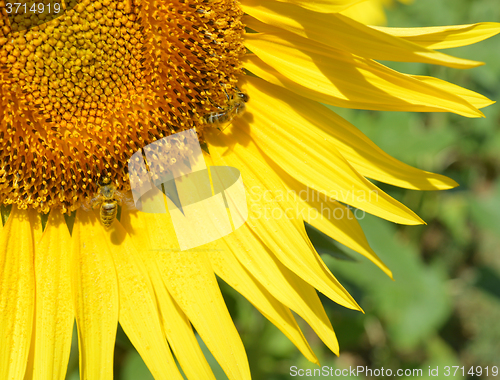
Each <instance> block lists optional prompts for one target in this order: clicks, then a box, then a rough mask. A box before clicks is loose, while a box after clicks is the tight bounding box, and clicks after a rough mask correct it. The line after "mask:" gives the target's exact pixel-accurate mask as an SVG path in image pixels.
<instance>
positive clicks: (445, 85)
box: [411, 75, 495, 108]
mask: <svg viewBox="0 0 500 380" xmlns="http://www.w3.org/2000/svg"><path fill="white" fill-rule="evenodd" d="M411 77H412V78H415V79H417V80H419V81H421V82H423V83H427V84H429V85H431V86H434V87H436V88H439V89H441V90H444V91H446V92H448V93H451V94H455V95H458V96H459V97H461V98H462V99H465V100H466V101H467V102H469V103H470V104H472V105H473V106H474V107H476V108H484V107H487V106H489V105H492V104H493V103H495V102H494V101H492V100H490V99H488V98H487V97H486V96H483V95H481V94H479V93H477V92H474V91H471V90H467V89H466V88H463V87H460V86H457V85H456V84H453V83H450V82H446V81H444V80H442V79H439V78H434V77H426V76H421V75H411Z"/></svg>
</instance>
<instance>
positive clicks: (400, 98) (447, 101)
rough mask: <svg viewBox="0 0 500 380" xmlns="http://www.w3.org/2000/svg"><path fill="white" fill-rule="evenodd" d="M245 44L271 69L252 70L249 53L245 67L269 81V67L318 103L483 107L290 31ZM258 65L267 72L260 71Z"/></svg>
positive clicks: (471, 111) (458, 109) (472, 113)
mask: <svg viewBox="0 0 500 380" xmlns="http://www.w3.org/2000/svg"><path fill="white" fill-rule="evenodd" d="M245 45H246V47H247V48H249V49H250V50H251V51H252V52H253V53H255V54H256V55H257V56H258V57H259V58H260V59H261V60H262V61H264V62H265V63H266V64H267V65H268V66H270V67H271V68H272V69H274V70H269V68H268V67H265V68H263V67H262V65H259V66H261V67H260V68H258V71H257V72H255V71H254V70H253V68H254V67H255V66H256V65H258V63H257V62H255V59H252V57H249V58H248V59H247V61H246V62H245V68H246V69H248V70H250V71H252V72H253V73H254V74H256V75H258V76H261V77H262V78H263V79H266V80H268V81H271V82H273V83H275V81H273V80H272V76H273V75H274V73H273V71H277V72H279V73H280V74H281V75H282V76H284V77H286V78H287V79H289V80H290V81H292V82H294V83H296V86H289V84H288V83H284V85H285V87H291V88H290V89H292V90H293V91H295V92H297V93H298V94H301V95H303V96H307V97H308V98H311V99H313V100H316V101H320V102H322V103H327V104H331V105H335V106H339V107H344V108H360V109H371V110H386V111H413V112H436V111H437V112H454V113H457V114H459V115H463V116H467V117H480V116H483V114H482V113H481V111H479V110H478V109H477V108H476V107H474V106H472V105H471V104H470V103H468V102H467V101H466V100H464V99H462V98H460V97H459V96H457V95H456V94H453V93H449V92H446V91H444V90H442V89H440V88H436V87H434V86H431V85H428V84H426V83H424V82H422V81H418V80H416V79H414V78H412V77H411V76H410V75H405V74H401V73H398V72H397V71H394V70H391V69H389V68H388V67H385V66H383V65H381V64H380V63H377V62H375V61H372V60H369V59H366V58H361V57H356V56H353V55H349V54H348V53H344V52H341V51H337V50H334V49H331V48H328V47H326V46H325V45H323V46H322V45H320V44H318V43H316V42H311V41H308V40H306V39H304V38H301V37H293V35H291V34H290V33H288V32H282V33H279V35H278V34H260V33H254V34H250V35H248V36H247V37H246V39H245ZM248 63H250V64H252V65H251V66H250V65H249V64H248ZM259 69H260V70H259ZM262 71H266V72H267V73H264V74H262ZM280 80H281V78H280Z"/></svg>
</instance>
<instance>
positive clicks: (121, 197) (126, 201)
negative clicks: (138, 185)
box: [114, 191, 136, 210]
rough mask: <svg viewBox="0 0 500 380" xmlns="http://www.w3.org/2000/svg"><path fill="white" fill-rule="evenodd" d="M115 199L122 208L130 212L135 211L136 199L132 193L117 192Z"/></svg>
mask: <svg viewBox="0 0 500 380" xmlns="http://www.w3.org/2000/svg"><path fill="white" fill-rule="evenodd" d="M114 197H115V199H116V200H117V201H118V203H119V204H120V206H122V207H124V208H126V209H129V210H135V209H136V207H135V203H134V198H133V197H132V193H131V192H127V193H124V192H122V191H115V194H114Z"/></svg>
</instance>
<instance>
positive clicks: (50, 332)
mask: <svg viewBox="0 0 500 380" xmlns="http://www.w3.org/2000/svg"><path fill="white" fill-rule="evenodd" d="M69 252H71V236H70V234H69V231H68V227H67V226H66V222H65V220H64V217H63V215H62V214H61V213H60V212H59V210H54V211H52V212H51V214H50V216H49V220H48V221H47V225H46V228H45V231H44V233H43V236H42V238H41V240H40V242H39V243H38V244H35V273H36V312H35V316H36V322H35V340H34V341H35V351H34V365H33V379H35V380H45V379H53V380H63V379H65V377H66V370H67V367H68V360H69V353H70V350H71V339H72V335H73V324H74V318H75V315H74V310H73V298H72V295H71V279H70V255H69Z"/></svg>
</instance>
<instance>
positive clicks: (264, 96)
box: [248, 78, 459, 207]
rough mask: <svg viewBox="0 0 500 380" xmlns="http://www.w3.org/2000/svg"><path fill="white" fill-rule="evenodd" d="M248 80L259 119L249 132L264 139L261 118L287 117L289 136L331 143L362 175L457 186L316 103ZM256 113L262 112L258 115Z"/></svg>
mask: <svg viewBox="0 0 500 380" xmlns="http://www.w3.org/2000/svg"><path fill="white" fill-rule="evenodd" d="M248 82H249V84H250V86H249V91H251V92H252V94H251V102H250V103H249V109H250V110H251V109H254V110H255V112H254V113H255V114H256V117H257V118H258V120H259V121H258V122H255V124H254V127H253V129H252V131H251V133H252V132H254V133H253V136H254V137H256V138H259V139H261V138H263V134H265V133H266V131H267V128H263V127H262V124H261V123H260V117H263V118H265V119H267V118H269V120H268V122H275V123H276V124H277V125H278V126H281V125H282V124H283V121H281V120H286V124H285V125H286V128H287V129H292V128H293V130H294V131H295V132H294V133H292V135H302V134H306V133H307V135H308V138H309V139H311V145H310V146H312V147H316V146H322V147H324V149H325V150H330V148H331V147H332V145H334V148H335V149H338V151H339V153H340V154H341V155H342V156H343V157H344V158H345V159H346V160H347V161H348V162H349V164H350V165H352V167H353V168H354V169H355V170H356V171H358V172H359V173H360V174H362V175H363V176H365V177H369V178H372V179H375V180H377V181H381V182H385V183H388V184H391V185H394V186H399V187H404V188H408V189H415V190H442V189H450V188H453V187H455V186H457V183H456V182H455V181H453V180H452V179H450V178H447V177H445V176H442V175H439V174H434V173H430V172H427V171H423V170H419V169H416V168H414V167H411V166H409V165H406V164H404V163H402V162H401V161H398V160H396V159H395V158H393V157H391V156H390V155H388V154H386V153H385V152H384V151H382V149H380V148H379V147H378V146H377V145H376V144H374V143H373V142H372V141H370V140H369V139H368V137H366V136H365V135H364V134H363V133H362V132H361V131H360V130H359V129H357V128H356V127H355V126H354V125H352V124H350V123H349V122H347V121H346V120H344V119H343V118H341V117H340V116H338V115H337V114H335V113H334V112H333V111H331V110H329V109H328V108H327V107H325V106H323V105H321V104H318V103H317V102H314V101H311V100H309V99H304V98H303V97H302V96H299V95H297V94H295V93H293V92H290V91H287V90H285V89H283V88H282V87H278V86H274V85H272V84H270V83H268V82H265V81H262V80H259V79H255V78H248ZM445 83H446V82H445ZM456 87H458V86H456ZM455 91H459V90H458V89H455ZM269 98H273V99H274V102H275V103H277V104H279V106H277V107H275V108H274V109H273V113H272V115H268V114H267V113H266V112H265V111H266V107H264V104H267V102H268V101H270V99H269ZM259 113H262V114H263V115H262V116H260V115H258V114H259ZM256 121H257V120H256ZM280 121H281V122H280ZM273 128H275V127H273ZM339 200H341V201H343V200H342V199H339ZM356 207H360V206H356Z"/></svg>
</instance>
